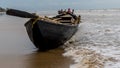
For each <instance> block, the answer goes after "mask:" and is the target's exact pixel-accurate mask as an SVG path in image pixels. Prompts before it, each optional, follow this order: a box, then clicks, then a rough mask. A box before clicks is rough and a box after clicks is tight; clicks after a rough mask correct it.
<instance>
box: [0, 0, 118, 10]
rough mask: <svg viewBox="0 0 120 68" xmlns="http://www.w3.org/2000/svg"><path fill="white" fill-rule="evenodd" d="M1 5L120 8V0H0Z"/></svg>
mask: <svg viewBox="0 0 120 68" xmlns="http://www.w3.org/2000/svg"><path fill="white" fill-rule="evenodd" d="M0 6H1V7H5V8H7V7H8V8H17V9H25V10H57V9H60V8H74V9H104V8H106V9H107V8H108V9H109V8H120V0H0Z"/></svg>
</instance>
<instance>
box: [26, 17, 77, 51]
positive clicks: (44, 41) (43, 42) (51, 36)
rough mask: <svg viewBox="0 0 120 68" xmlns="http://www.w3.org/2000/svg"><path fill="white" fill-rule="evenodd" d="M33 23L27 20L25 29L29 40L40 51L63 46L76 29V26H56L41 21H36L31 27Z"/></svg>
mask: <svg viewBox="0 0 120 68" xmlns="http://www.w3.org/2000/svg"><path fill="white" fill-rule="evenodd" d="M33 21H34V20H33V19H31V20H29V21H28V22H27V23H26V24H25V27H26V30H27V33H28V35H29V38H30V40H31V41H32V42H33V43H34V45H35V46H36V47H37V48H39V49H40V50H49V49H53V48H56V47H59V46H60V45H63V44H64V43H65V42H66V41H67V40H69V39H70V38H71V37H72V36H73V35H74V34H75V33H76V31H77V28H78V25H65V24H56V23H51V22H46V21H42V20H38V21H37V22H36V23H35V24H34V26H33ZM32 26H33V27H32Z"/></svg>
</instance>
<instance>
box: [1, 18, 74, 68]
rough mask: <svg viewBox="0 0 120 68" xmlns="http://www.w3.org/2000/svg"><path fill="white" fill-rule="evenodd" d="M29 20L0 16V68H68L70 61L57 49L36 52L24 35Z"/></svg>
mask: <svg viewBox="0 0 120 68" xmlns="http://www.w3.org/2000/svg"><path fill="white" fill-rule="evenodd" d="M27 20H29V19H24V18H18V17H12V16H0V68H69V66H70V64H72V60H70V58H68V57H64V56H62V54H63V53H64V50H63V49H61V48H57V49H54V50H50V51H47V52H38V51H37V49H36V48H35V47H34V45H33V44H32V42H31V41H30V40H29V37H28V35H27V33H26V30H25V27H24V23H25V22H26V21H27Z"/></svg>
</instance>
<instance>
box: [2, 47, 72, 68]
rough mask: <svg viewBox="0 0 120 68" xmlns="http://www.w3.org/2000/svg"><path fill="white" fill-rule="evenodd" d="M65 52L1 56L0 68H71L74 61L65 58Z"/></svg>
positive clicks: (60, 50) (57, 50)
mask: <svg viewBox="0 0 120 68" xmlns="http://www.w3.org/2000/svg"><path fill="white" fill-rule="evenodd" d="M63 52H64V50H62V49H59V48H58V49H55V50H50V51H47V52H34V53H31V54H24V55H19V54H18V55H15V54H14V55H10V54H9V55H0V68H69V66H70V64H71V63H72V61H71V60H70V59H69V58H67V57H63V56H62V53H63Z"/></svg>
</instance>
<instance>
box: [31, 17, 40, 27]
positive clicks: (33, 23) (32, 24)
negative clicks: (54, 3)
mask: <svg viewBox="0 0 120 68" xmlns="http://www.w3.org/2000/svg"><path fill="white" fill-rule="evenodd" d="M39 19H40V18H39V17H38V18H36V19H35V20H34V21H33V23H32V28H33V26H34V24H35V23H36V22H37V21H38V20H39Z"/></svg>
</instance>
